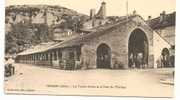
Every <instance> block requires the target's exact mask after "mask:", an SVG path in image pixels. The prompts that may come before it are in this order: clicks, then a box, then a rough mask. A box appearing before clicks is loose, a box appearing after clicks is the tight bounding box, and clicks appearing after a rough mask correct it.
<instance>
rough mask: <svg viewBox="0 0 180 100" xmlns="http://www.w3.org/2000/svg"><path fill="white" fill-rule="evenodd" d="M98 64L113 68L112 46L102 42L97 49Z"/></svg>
mask: <svg viewBox="0 0 180 100" xmlns="http://www.w3.org/2000/svg"><path fill="white" fill-rule="evenodd" d="M96 56H97V57H96V65H97V68H111V48H110V47H109V46H108V45H107V44H105V43H102V44H100V45H99V46H98V47H97V50H96Z"/></svg>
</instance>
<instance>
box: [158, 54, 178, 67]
mask: <svg viewBox="0 0 180 100" xmlns="http://www.w3.org/2000/svg"><path fill="white" fill-rule="evenodd" d="M174 60H175V57H174V56H173V55H172V56H169V55H161V56H160V58H159V59H158V60H157V61H156V63H157V67H158V68H164V67H174Z"/></svg>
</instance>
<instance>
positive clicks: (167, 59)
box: [161, 48, 170, 67]
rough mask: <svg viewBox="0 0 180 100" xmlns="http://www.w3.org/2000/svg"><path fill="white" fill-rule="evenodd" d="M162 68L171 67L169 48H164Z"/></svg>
mask: <svg viewBox="0 0 180 100" xmlns="http://www.w3.org/2000/svg"><path fill="white" fill-rule="evenodd" d="M161 55H162V57H161V63H162V64H161V67H169V65H170V53H169V50H168V48H164V49H163V50H162V52H161Z"/></svg>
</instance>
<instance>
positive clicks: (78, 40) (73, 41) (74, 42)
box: [18, 16, 136, 55]
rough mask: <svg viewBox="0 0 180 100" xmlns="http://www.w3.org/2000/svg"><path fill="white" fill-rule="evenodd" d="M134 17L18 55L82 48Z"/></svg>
mask: <svg viewBox="0 0 180 100" xmlns="http://www.w3.org/2000/svg"><path fill="white" fill-rule="evenodd" d="M134 17H136V16H129V18H128V20H127V19H126V18H127V17H123V18H122V19H121V20H119V21H117V22H116V23H110V24H105V25H102V26H99V27H96V28H93V30H94V31H93V32H91V33H89V34H85V35H80V36H78V37H74V38H70V39H68V40H65V41H62V42H49V43H44V44H40V45H37V46H35V47H33V48H30V49H27V50H25V51H23V52H22V53H19V54H18V55H28V54H33V53H39V52H45V51H48V50H52V49H57V48H65V47H72V46H80V45H83V43H85V42H87V41H89V40H91V39H92V38H94V37H98V36H101V35H103V34H105V33H106V32H104V31H106V30H109V29H112V28H114V27H116V26H119V25H124V24H125V23H127V22H129V21H130V19H132V18H134Z"/></svg>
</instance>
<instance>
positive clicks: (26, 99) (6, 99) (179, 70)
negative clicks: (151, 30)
mask: <svg viewBox="0 0 180 100" xmlns="http://www.w3.org/2000/svg"><path fill="white" fill-rule="evenodd" d="M179 3H180V1H179V0H176V5H178V4H179ZM4 6H5V1H4V0H1V2H0V34H1V36H0V48H1V49H0V99H1V100H12V99H15V100H36V99H37V100H38V99H43V100H48V99H52V100H60V99H61V100H91V99H95V100H99V99H103V100H119V99H122V100H144V99H145V100H152V98H134V97H87V96H44V95H43V96H42V95H5V94H4V92H3V81H4V75H3V70H4V69H3V67H4V65H3V64H4V35H5V34H4V19H5V12H4V11H5V10H4V9H5V7H4ZM179 10H180V6H177V8H176V14H177V17H176V20H177V24H176V68H175V98H172V99H173V100H180V90H179V87H180V78H179V77H180V66H179V65H180V54H179V53H180V44H179V43H180V13H179ZM153 99H155V100H162V99H163V100H165V99H167V100H169V99H168V98H153Z"/></svg>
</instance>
